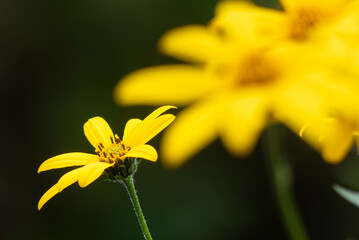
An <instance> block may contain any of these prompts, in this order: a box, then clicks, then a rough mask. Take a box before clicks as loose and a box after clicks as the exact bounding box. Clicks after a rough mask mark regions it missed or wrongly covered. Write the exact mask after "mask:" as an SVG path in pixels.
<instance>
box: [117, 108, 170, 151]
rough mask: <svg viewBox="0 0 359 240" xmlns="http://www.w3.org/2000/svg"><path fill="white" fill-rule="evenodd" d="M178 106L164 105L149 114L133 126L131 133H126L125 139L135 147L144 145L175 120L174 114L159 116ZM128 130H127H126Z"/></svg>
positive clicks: (127, 143) (126, 142)
mask: <svg viewBox="0 0 359 240" xmlns="http://www.w3.org/2000/svg"><path fill="white" fill-rule="evenodd" d="M171 108H176V107H175V106H170V105H166V106H162V107H159V108H157V109H156V110H155V111H153V112H152V113H151V114H150V115H148V116H147V117H146V118H145V119H144V120H143V121H142V122H141V123H138V124H137V125H136V126H135V127H133V129H132V131H131V135H126V138H125V137H124V139H123V141H124V143H125V144H126V145H127V146H131V147H135V146H139V145H143V144H145V143H146V142H145V141H149V140H150V139H151V138H153V137H154V136H155V135H156V134H158V133H159V132H160V131H162V130H163V129H164V128H165V127H167V126H168V124H170V123H171V122H172V121H173V120H174V118H175V117H174V116H173V115H172V114H166V115H163V116H164V117H162V118H161V117H158V116H159V115H161V114H162V113H163V112H165V111H167V110H168V109H171ZM125 131H126V130H125Z"/></svg>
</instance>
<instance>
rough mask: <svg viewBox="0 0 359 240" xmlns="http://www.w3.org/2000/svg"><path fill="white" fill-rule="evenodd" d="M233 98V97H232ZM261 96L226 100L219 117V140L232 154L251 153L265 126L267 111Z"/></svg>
mask: <svg viewBox="0 0 359 240" xmlns="http://www.w3.org/2000/svg"><path fill="white" fill-rule="evenodd" d="M234 98H235V97H234ZM264 101H265V99H263V98H262V97H261V96H259V95H258V96H256V95H253V96H238V97H237V99H233V100H232V101H228V105H227V108H225V109H223V114H222V118H221V124H220V128H221V133H220V135H221V140H222V141H223V143H224V145H225V146H226V147H227V149H228V151H229V152H230V153H232V154H233V155H234V156H238V157H243V156H246V155H248V154H249V153H251V152H252V151H253V149H254V147H255V146H256V143H257V141H258V138H259V136H260V134H261V132H262V130H263V129H264V127H265V126H266V123H267V117H268V112H267V109H266V105H265V102H264Z"/></svg>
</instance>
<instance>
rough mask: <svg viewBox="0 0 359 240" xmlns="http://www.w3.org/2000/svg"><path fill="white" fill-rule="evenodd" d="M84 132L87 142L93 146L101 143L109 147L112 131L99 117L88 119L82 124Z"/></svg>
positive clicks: (96, 146)
mask: <svg viewBox="0 0 359 240" xmlns="http://www.w3.org/2000/svg"><path fill="white" fill-rule="evenodd" d="M84 132H85V135H86V137H87V139H88V140H89V142H90V143H91V144H92V146H94V147H95V148H98V145H100V143H102V144H103V145H104V147H105V148H106V147H109V146H110V145H111V144H112V143H111V138H112V139H113V132H112V130H111V128H110V126H109V125H108V123H107V122H106V121H105V120H104V119H103V118H101V117H94V118H91V119H89V120H88V121H87V122H86V123H85V124H84Z"/></svg>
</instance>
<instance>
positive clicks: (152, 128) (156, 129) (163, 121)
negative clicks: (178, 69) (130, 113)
mask: <svg viewBox="0 0 359 240" xmlns="http://www.w3.org/2000/svg"><path fill="white" fill-rule="evenodd" d="M175 118H176V117H175V116H174V115H172V114H165V115H162V116H160V117H158V118H156V119H155V120H153V122H152V123H151V124H149V125H148V127H147V129H143V132H141V134H140V136H139V139H138V142H137V144H139V145H141V144H145V143H147V142H148V141H150V140H151V139H152V138H153V137H155V136H156V135H157V134H159V133H160V132H161V131H162V130H163V129H165V128H166V127H167V126H168V125H170V124H171V123H172V122H173V121H174V120H175Z"/></svg>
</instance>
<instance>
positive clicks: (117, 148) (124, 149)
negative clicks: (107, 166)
mask: <svg viewBox="0 0 359 240" xmlns="http://www.w3.org/2000/svg"><path fill="white" fill-rule="evenodd" d="M111 143H112V145H111V146H110V147H107V148H105V147H104V146H103V144H102V143H100V144H99V145H98V146H97V149H96V150H95V151H96V153H97V155H98V156H99V157H100V161H103V162H108V163H113V162H119V161H121V162H123V161H124V159H125V158H124V157H123V156H124V155H125V154H126V153H128V151H129V150H130V149H131V148H130V147H128V146H126V145H125V144H124V143H123V142H122V141H121V140H120V138H119V137H118V136H117V134H115V137H112V136H111Z"/></svg>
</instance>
